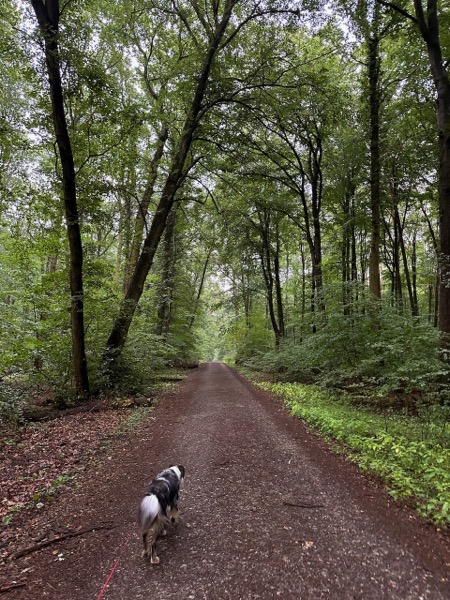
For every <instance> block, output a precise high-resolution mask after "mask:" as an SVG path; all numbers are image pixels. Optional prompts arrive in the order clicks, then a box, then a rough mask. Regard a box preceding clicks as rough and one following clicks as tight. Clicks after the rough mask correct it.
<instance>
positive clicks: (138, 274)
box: [103, 0, 235, 380]
mask: <svg viewBox="0 0 450 600" xmlns="http://www.w3.org/2000/svg"><path fill="white" fill-rule="evenodd" d="M234 4H235V0H227V1H226V2H225V7H224V12H223V16H222V18H221V20H220V21H218V23H217V26H216V29H215V31H214V33H213V35H212V36H211V38H210V41H209V46H208V49H207V52H206V56H205V59H204V62H203V66H202V69H201V73H200V76H199V78H198V80H197V84H196V86H195V91H194V95H193V99H192V102H191V105H190V107H189V112H188V115H187V118H186V120H185V122H184V125H183V130H182V133H181V136H180V139H179V141H178V144H177V145H176V147H175V150H174V155H173V159H172V163H171V165H170V168H169V174H168V176H167V178H166V181H165V183H164V186H163V189H162V193H161V197H160V200H159V203H158V206H157V208H156V211H155V213H154V216H153V220H152V223H151V225H150V229H149V232H148V234H147V237H146V238H145V240H144V244H143V248H142V250H141V254H140V256H139V259H138V261H137V263H136V267H135V269H134V272H133V275H132V277H131V280H130V284H129V286H128V289H127V292H126V294H125V297H124V299H123V301H122V303H121V306H120V311H119V315H118V317H117V318H116V320H115V322H114V325H113V328H112V331H111V333H110V335H109V337H108V340H107V342H106V347H105V350H104V353H103V372H104V374H105V378H106V380H107V379H108V378H109V377H110V376H111V375H112V373H113V372H114V370H115V367H116V364H117V359H118V358H119V356H120V354H121V352H122V350H123V347H124V345H125V342H126V339H127V336H128V331H129V329H130V325H131V322H132V320H133V316H134V313H135V311H136V307H137V305H138V303H139V300H140V298H141V296H142V292H143V290H144V284H145V280H146V278H147V275H148V273H149V271H150V269H151V267H152V264H153V260H154V257H155V253H156V250H157V248H158V245H159V242H160V240H161V236H162V234H163V232H164V229H165V226H166V221H167V217H168V215H169V213H170V211H171V209H172V206H173V203H174V199H175V194H176V192H177V191H178V189H179V187H180V186H181V184H182V181H183V178H184V177H185V175H186V162H187V158H188V154H189V151H190V149H191V145H192V140H193V137H194V132H195V130H196V128H197V126H198V123H199V120H200V118H201V111H202V104H203V99H204V96H205V93H206V89H207V86H208V81H209V76H210V71H211V67H212V64H213V61H214V58H215V56H216V54H217V52H218V49H219V46H220V43H221V41H222V39H223V37H224V34H225V31H226V28H227V26H228V23H229V21H230V18H231V14H232V10H233V7H234Z"/></svg>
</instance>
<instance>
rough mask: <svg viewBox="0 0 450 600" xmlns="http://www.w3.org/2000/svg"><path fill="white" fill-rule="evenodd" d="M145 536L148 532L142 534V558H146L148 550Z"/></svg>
mask: <svg viewBox="0 0 450 600" xmlns="http://www.w3.org/2000/svg"><path fill="white" fill-rule="evenodd" d="M147 534H148V532H147V531H145V532H144V533H143V534H142V541H143V542H144V549H143V551H142V557H143V558H145V557H146V556H148V548H147Z"/></svg>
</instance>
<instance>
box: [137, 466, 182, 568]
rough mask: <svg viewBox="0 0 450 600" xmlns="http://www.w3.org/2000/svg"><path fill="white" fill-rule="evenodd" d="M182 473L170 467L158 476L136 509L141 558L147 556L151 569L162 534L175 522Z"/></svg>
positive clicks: (177, 467) (156, 561)
mask: <svg viewBox="0 0 450 600" xmlns="http://www.w3.org/2000/svg"><path fill="white" fill-rule="evenodd" d="M184 473H185V470H184V467H183V466H182V465H173V466H171V467H169V468H168V469H165V470H164V471H161V473H158V475H157V476H156V477H155V478H154V479H153V480H152V481H151V482H150V483H149V485H148V486H147V489H146V490H145V494H144V497H143V498H142V501H141V504H140V506H139V516H138V520H139V526H140V528H141V533H142V540H143V542H144V551H143V553H142V556H144V557H145V556H150V561H151V563H152V564H154V565H157V564H159V557H158V554H157V550H156V544H157V542H158V539H159V538H160V537H161V536H162V535H164V534H165V531H166V527H167V525H168V524H169V523H170V522H172V523H176V521H177V519H178V497H179V493H180V487H181V485H182V483H183V480H184Z"/></svg>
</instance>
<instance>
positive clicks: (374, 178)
mask: <svg viewBox="0 0 450 600" xmlns="http://www.w3.org/2000/svg"><path fill="white" fill-rule="evenodd" d="M379 16H380V7H379V5H378V4H375V6H374V15H373V20H372V25H371V32H370V35H369V40H368V51H369V56H368V59H369V60H368V69H369V72H368V76H369V109H370V211H371V223H372V231H371V236H372V237H371V243H370V257H369V295H370V297H371V298H372V299H376V300H379V299H380V298H381V276H380V242H381V194H380V83H379V80H380V56H379V44H380V37H379Z"/></svg>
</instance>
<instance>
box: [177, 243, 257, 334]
mask: <svg viewBox="0 0 450 600" xmlns="http://www.w3.org/2000/svg"><path fill="white" fill-rule="evenodd" d="M212 251H213V247H212V246H211V247H210V248H209V250H208V253H207V255H206V258H205V262H204V263H203V269H202V273H201V275H200V283H199V286H198V289H197V294H196V296H195V302H194V308H193V310H192V315H191V318H190V320H189V325H188V328H189V329H192V327H193V326H194V323H195V318H196V316H197V310H198V305H199V304H200V299H201V297H202V292H203V286H204V285H205V280H206V272H207V269H208V264H209V260H210V258H211V254H212ZM242 287H243V289H244V281H242ZM244 311H245V321H246V324H247V326H248V323H249V307H248V306H247V300H246V298H245V293H244Z"/></svg>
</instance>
